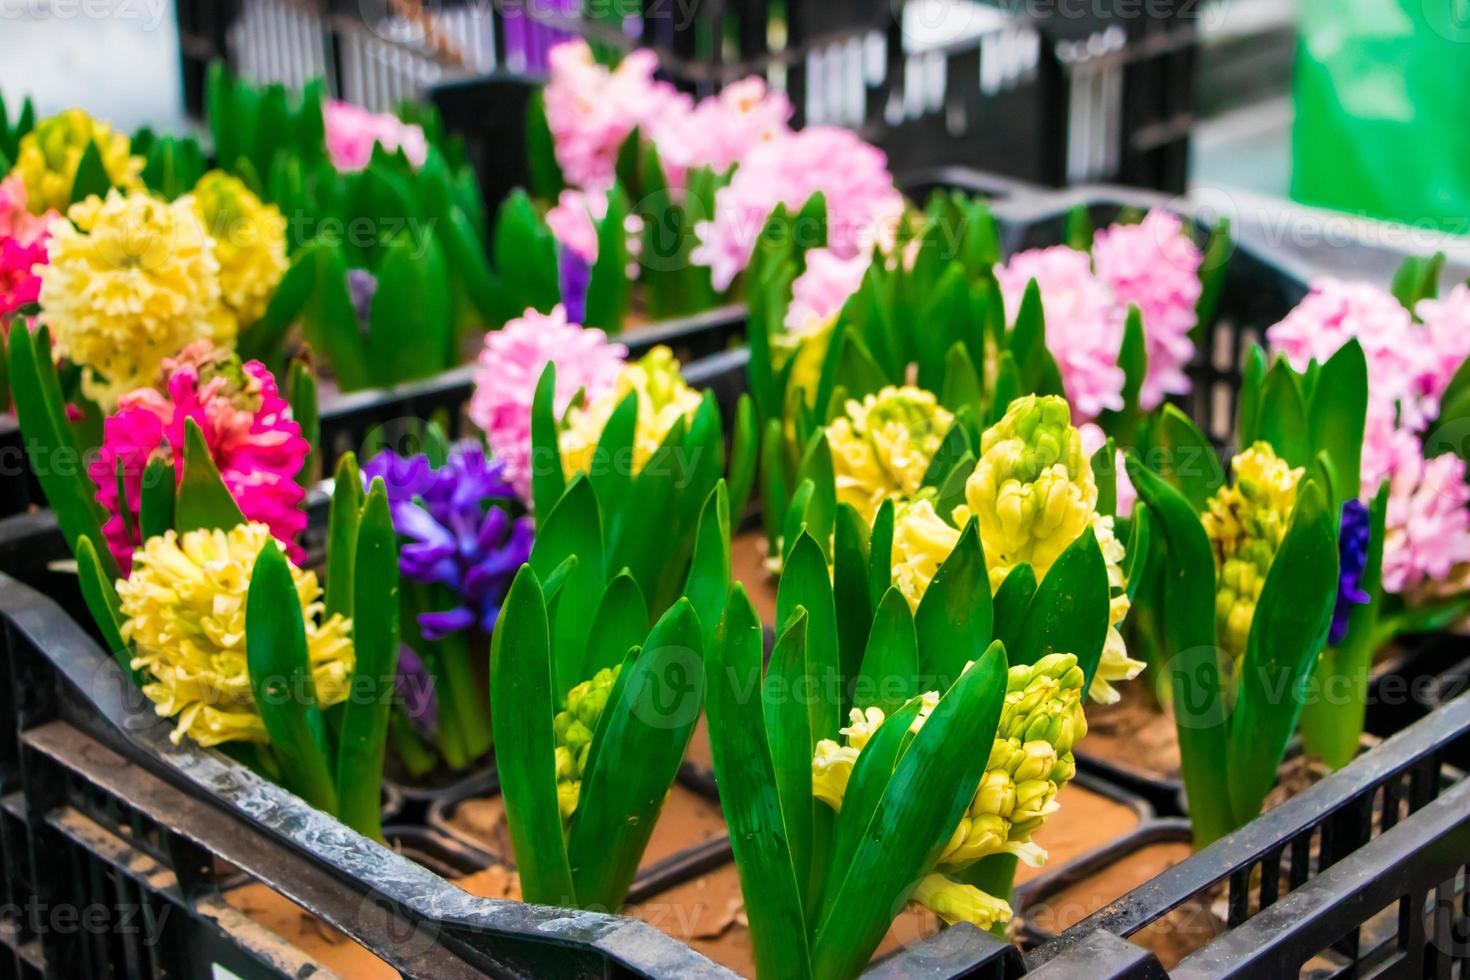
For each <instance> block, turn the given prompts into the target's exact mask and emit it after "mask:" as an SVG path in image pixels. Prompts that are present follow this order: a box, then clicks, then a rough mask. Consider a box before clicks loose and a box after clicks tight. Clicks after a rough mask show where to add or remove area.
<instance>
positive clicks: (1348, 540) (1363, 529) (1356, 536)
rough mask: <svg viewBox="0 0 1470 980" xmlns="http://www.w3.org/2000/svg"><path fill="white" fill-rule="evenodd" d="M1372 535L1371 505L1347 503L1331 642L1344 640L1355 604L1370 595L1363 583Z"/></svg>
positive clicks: (1341, 539) (1343, 509)
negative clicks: (1369, 517)
mask: <svg viewBox="0 0 1470 980" xmlns="http://www.w3.org/2000/svg"><path fill="white" fill-rule="evenodd" d="M1369 535H1370V528H1369V524H1368V508H1367V507H1364V506H1363V504H1362V502H1361V501H1357V500H1349V501H1347V502H1346V503H1344V504H1343V505H1342V528H1341V531H1340V532H1339V534H1338V538H1337V551H1338V579H1337V604H1336V605H1335V606H1334V607H1333V609H1332V628H1331V630H1329V631H1328V633H1327V642H1328V643H1330V644H1334V645H1335V644H1338V643H1341V642H1342V640H1343V637H1345V636H1347V631H1348V617H1349V616H1351V615H1352V611H1353V606H1361V605H1363V604H1364V603H1366V602H1367V601H1368V599H1369V598H1370V597H1369V595H1368V593H1366V592H1364V591H1363V586H1362V581H1363V572H1364V570H1365V569H1366V568H1367V567H1368V539H1369Z"/></svg>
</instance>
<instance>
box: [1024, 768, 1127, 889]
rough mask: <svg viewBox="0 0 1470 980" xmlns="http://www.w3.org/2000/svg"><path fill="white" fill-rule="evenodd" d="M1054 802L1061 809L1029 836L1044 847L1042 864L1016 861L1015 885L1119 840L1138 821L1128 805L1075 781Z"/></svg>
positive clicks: (1063, 788) (1064, 788)
mask: <svg viewBox="0 0 1470 980" xmlns="http://www.w3.org/2000/svg"><path fill="white" fill-rule="evenodd" d="M1057 802H1058V803H1060V804H1061V807H1062V808H1061V809H1060V810H1058V811H1057V812H1056V813H1053V814H1052V815H1051V816H1049V817H1047V818H1046V823H1045V824H1043V825H1042V827H1041V829H1040V830H1038V831H1037V832H1036V834H1035V837H1034V838H1033V839H1034V840H1035V841H1036V843H1038V844H1040V845H1041V846H1042V847H1043V848H1044V849H1045V850H1046V863H1045V864H1043V865H1042V866H1041V867H1039V868H1031V867H1027V866H1026V865H1024V864H1018V865H1017V866H1016V884H1018V885H1020V884H1022V883H1024V882H1027V881H1030V880H1032V879H1033V878H1036V877H1037V876H1039V875H1042V874H1045V873H1046V872H1048V871H1055V870H1056V869H1057V868H1059V867H1061V866H1062V865H1064V864H1067V863H1068V862H1070V861H1074V860H1076V859H1077V858H1079V857H1081V856H1082V855H1084V854H1087V853H1088V852H1090V851H1093V850H1096V849H1097V848H1099V847H1102V846H1103V845H1104V844H1111V843H1112V842H1113V841H1115V840H1119V839H1121V838H1122V837H1124V836H1126V835H1127V834H1129V833H1131V832H1132V831H1133V830H1134V829H1136V828H1137V827H1138V825H1139V822H1140V821H1139V818H1138V811H1136V810H1134V809H1133V808H1132V807H1130V806H1128V805H1126V804H1123V803H1119V802H1118V801H1117V800H1113V799H1109V798H1108V797H1106V796H1103V795H1102V794H1101V793H1094V792H1093V791H1092V790H1090V789H1088V788H1087V787H1085V786H1078V785H1077V784H1076V783H1069V784H1068V785H1066V786H1064V787H1062V790H1061V792H1059V793H1058V794H1057Z"/></svg>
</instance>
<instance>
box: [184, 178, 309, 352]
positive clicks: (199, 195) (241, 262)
mask: <svg viewBox="0 0 1470 980" xmlns="http://www.w3.org/2000/svg"><path fill="white" fill-rule="evenodd" d="M194 205H195V207H196V208H198V210H199V220H200V221H202V222H203V223H204V228H205V230H206V231H207V232H208V233H209V237H210V238H212V239H213V240H214V246H215V247H214V257H215V261H216V262H218V263H219V285H220V299H221V301H222V302H223V303H224V305H225V308H226V309H227V310H228V311H229V312H230V314H231V316H233V317H234V319H235V321H236V324H237V326H238V327H239V328H244V327H248V326H250V325H251V324H253V323H254V322H255V321H256V320H259V319H260V318H261V317H262V316H264V315H265V308H266V306H267V305H268V304H269V303H270V301H271V297H272V296H274V295H275V292H276V286H278V285H279V284H280V282H281V277H282V276H284V275H285V274H286V269H287V267H288V266H289V265H290V263H289V262H288V261H287V259H286V219H285V218H284V217H282V216H281V212H280V209H278V208H277V207H276V206H275V205H274V204H263V203H262V202H261V200H260V198H258V197H256V196H255V195H254V194H252V193H251V192H250V190H249V188H247V187H246V186H245V184H244V183H243V182H242V181H241V180H240V179H239V178H238V177H231V176H230V175H229V174H226V173H224V172H223V171H220V170H212V171H210V172H209V173H207V174H205V175H204V176H203V177H202V178H200V180H199V183H198V184H197V185H195V187H194Z"/></svg>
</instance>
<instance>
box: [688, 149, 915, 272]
mask: <svg viewBox="0 0 1470 980" xmlns="http://www.w3.org/2000/svg"><path fill="white" fill-rule="evenodd" d="M818 191H821V192H822V194H823V195H824V197H825V198H826V202H827V248H828V249H829V250H830V251H831V252H832V254H833V255H835V256H837V257H838V258H841V259H853V258H855V257H857V256H858V255H862V254H867V253H870V252H872V250H873V247H874V245H875V244H887V243H890V242H891V241H892V239H893V234H894V230H895V228H896V226H897V223H898V221H899V219H900V218H901V217H902V215H903V197H902V195H900V194H899V192H898V190H897V188H895V187H894V186H893V177H892V175H890V174H889V172H888V158H887V157H886V156H884V155H883V151H881V150H879V149H877V148H876V147H874V146H871V145H869V144H867V143H865V142H863V141H862V139H861V138H859V137H858V136H857V135H856V134H854V133H852V132H850V131H848V130H845V129H839V128H837V127H835V126H811V127H808V128H806V129H803V130H800V131H798V132H794V133H789V134H785V135H781V136H778V137H776V138H775V139H771V140H767V141H765V142H762V143H760V144H758V145H756V146H755V147H754V148H753V149H751V151H750V152H749V153H748V154H747V155H746V157H745V159H744V160H742V161H741V163H740V166H739V168H737V169H736V171H735V176H734V177H733V178H732V179H731V181H730V183H729V184H728V185H726V186H725V187H722V188H720V190H719V191H718V192H717V193H716V194H715V214H714V218H713V219H712V220H710V221H702V222H699V223H698V224H697V225H695V229H694V231H695V234H696V235H697V236H698V237H699V244H698V245H697V246H696V247H695V249H694V251H693V253H692V254H691V258H692V259H693V261H694V262H696V263H698V264H699V265H703V266H708V267H709V269H710V273H711V278H712V279H713V281H714V285H715V288H716V289H719V290H725V289H728V288H730V284H731V283H732V282H734V280H735V277H736V276H738V275H739V274H740V273H741V271H743V270H744V269H745V267H746V265H747V264H748V263H749V262H750V256H751V253H752V252H753V251H754V250H755V243H756V241H757V239H758V238H759V237H760V233H761V229H762V228H763V227H764V226H765V222H766V219H767V218H768V217H769V216H770V214H771V212H772V211H774V210H775V209H776V205H778V204H784V205H786V208H787V209H788V210H789V211H791V212H792V213H795V212H797V211H799V210H800V209H801V207H802V206H803V205H804V204H806V202H807V199H808V198H810V197H811V196H812V195H813V194H815V193H816V192H818ZM806 231H807V232H808V233H809V231H810V230H809V229H808V230H806ZM802 233H803V229H800V228H798V229H796V234H798V235H800V234H802Z"/></svg>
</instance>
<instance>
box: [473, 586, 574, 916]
mask: <svg viewBox="0 0 1470 980" xmlns="http://www.w3.org/2000/svg"><path fill="white" fill-rule="evenodd" d="M556 703H557V699H556V698H555V696H554V695H553V694H552V688H551V633H550V628H549V626H548V624H547V618H546V602H545V600H544V599H543V598H542V595H541V585H540V583H539V582H537V581H536V572H535V571H534V570H533V569H532V568H531V566H530V565H522V566H521V570H520V571H519V572H518V573H517V574H516V577H515V580H514V581H513V582H511V586H510V592H509V593H508V594H507V596H506V599H505V605H504V606H503V607H502V608H501V612H500V619H499V621H498V622H497V623H496V624H495V632H494V634H493V635H492V637H491V641H490V721H491V724H492V726H493V727H494V732H495V744H496V745H498V746H500V747H501V750H500V752H499V753H497V760H496V762H497V769H498V771H499V776H500V792H501V797H502V798H503V799H504V800H505V822H506V827H507V828H508V830H509V832H510V840H511V849H512V850H513V851H514V854H515V861H516V870H517V871H518V872H519V873H520V876H521V892H522V894H523V896H524V897H525V900H526V901H528V902H537V903H540V904H543V905H562V906H573V905H576V901H577V899H576V891H575V889H574V888H573V887H572V871H571V866H570V864H569V863H568V860H567V847H566V841H565V839H564V838H563V836H562V821H561V810H560V809H559V807H558V804H557V793H556V739H555V734H554V733H553V731H552V727H551V723H552V719H553V718H554V717H555V712H556Z"/></svg>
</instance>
